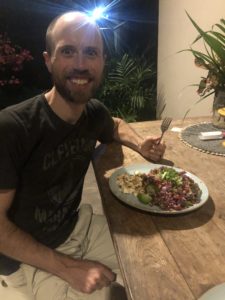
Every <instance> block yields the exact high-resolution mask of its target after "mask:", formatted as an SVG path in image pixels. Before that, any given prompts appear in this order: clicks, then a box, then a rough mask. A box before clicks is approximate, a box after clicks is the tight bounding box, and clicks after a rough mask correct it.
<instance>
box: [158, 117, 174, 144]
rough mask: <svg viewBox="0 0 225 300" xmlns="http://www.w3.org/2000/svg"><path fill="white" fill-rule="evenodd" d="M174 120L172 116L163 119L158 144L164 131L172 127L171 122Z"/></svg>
mask: <svg viewBox="0 0 225 300" xmlns="http://www.w3.org/2000/svg"><path fill="white" fill-rule="evenodd" d="M171 122H172V118H165V119H163V121H162V123H161V127H160V128H161V132H162V133H161V136H160V138H159V141H158V144H160V142H161V140H162V137H163V135H164V133H165V132H166V131H167V129H168V128H169V127H170V123H171Z"/></svg>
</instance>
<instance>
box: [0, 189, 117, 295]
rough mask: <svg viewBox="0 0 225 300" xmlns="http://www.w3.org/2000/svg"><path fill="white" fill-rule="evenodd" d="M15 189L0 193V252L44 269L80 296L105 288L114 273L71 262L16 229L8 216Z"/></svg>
mask: <svg viewBox="0 0 225 300" xmlns="http://www.w3.org/2000/svg"><path fill="white" fill-rule="evenodd" d="M15 192H16V191H15V190H0V252H1V253H2V254H4V255H6V256H9V257H11V258H14V259H16V260H18V261H21V262H24V263H26V264H29V265H32V266H34V267H37V268H39V269H42V270H45V271H47V272H49V273H52V274H54V275H56V276H58V277H61V278H62V279H64V280H65V281H67V282H68V283H69V284H70V285H71V287H73V288H74V289H76V290H78V291H81V292H83V293H91V292H93V291H95V290H96V289H99V288H102V287H104V286H108V285H109V284H110V283H111V282H112V281H113V280H114V279H115V274H114V273H113V272H112V271H111V270H110V269H109V268H108V267H106V266H104V265H102V264H100V263H98V262H94V261H88V260H79V259H73V258H71V257H69V256H66V255H64V254H61V253H59V252H57V251H55V250H52V249H50V248H48V247H46V246H44V245H42V244H41V243H39V242H37V241H36V240H35V239H33V238H32V236H31V235H29V234H28V233H26V232H24V231H23V230H21V229H20V228H18V227H17V226H16V225H15V224H14V223H12V222H11V221H10V220H9V219H8V217H7V211H8V210H9V208H10V206H11V205H12V202H13V199H14V195H15Z"/></svg>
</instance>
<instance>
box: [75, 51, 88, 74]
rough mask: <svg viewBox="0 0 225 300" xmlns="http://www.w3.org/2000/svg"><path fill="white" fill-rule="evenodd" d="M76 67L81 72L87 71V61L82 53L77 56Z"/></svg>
mask: <svg viewBox="0 0 225 300" xmlns="http://www.w3.org/2000/svg"><path fill="white" fill-rule="evenodd" d="M74 63H75V67H76V69H79V70H84V69H87V60H86V58H85V56H84V55H83V54H82V53H77V55H76V56H75V62H74Z"/></svg>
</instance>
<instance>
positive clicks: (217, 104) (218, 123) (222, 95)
mask: <svg viewBox="0 0 225 300" xmlns="http://www.w3.org/2000/svg"><path fill="white" fill-rule="evenodd" d="M223 107H225V90H217V91H216V92H215V96H214V101H213V117H212V123H213V126H215V127H217V128H221V129H225V117H224V116H222V115H220V114H219V112H218V109H220V108H223Z"/></svg>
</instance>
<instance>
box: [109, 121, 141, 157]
mask: <svg viewBox="0 0 225 300" xmlns="http://www.w3.org/2000/svg"><path fill="white" fill-rule="evenodd" d="M113 120H114V123H115V128H114V140H115V141H117V142H119V143H121V144H123V145H125V146H127V147H129V148H131V149H133V150H135V151H137V152H140V144H141V142H142V141H143V138H142V137H141V136H139V135H138V133H137V132H136V131H135V130H134V129H133V128H132V127H131V126H130V125H129V124H128V123H126V122H125V121H123V120H122V119H119V118H113Z"/></svg>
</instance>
